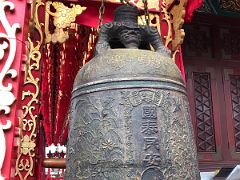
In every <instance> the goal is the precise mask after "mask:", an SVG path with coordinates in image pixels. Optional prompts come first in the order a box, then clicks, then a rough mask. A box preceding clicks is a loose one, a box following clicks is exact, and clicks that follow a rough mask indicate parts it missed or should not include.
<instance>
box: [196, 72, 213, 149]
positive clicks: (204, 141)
mask: <svg viewBox="0 0 240 180" xmlns="http://www.w3.org/2000/svg"><path fill="white" fill-rule="evenodd" d="M193 83H194V100H195V113H196V135H197V148H198V151H199V152H216V142H215V133H214V119H213V105H212V94H211V78H210V73H199V72H194V73H193Z"/></svg>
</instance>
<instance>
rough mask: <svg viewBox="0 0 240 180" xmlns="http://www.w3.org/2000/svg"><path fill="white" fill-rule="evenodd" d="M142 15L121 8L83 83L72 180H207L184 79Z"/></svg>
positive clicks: (73, 124)
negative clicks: (199, 158) (201, 167)
mask: <svg viewBox="0 0 240 180" xmlns="http://www.w3.org/2000/svg"><path fill="white" fill-rule="evenodd" d="M137 16H138V10H137V9H136V8H135V7H131V6H126V5H125V6H121V7H119V8H118V9H117V10H116V14H115V19H114V21H113V22H112V23H106V24H104V25H102V27H101V31H100V37H99V41H98V43H97V45H96V55H95V57H94V58H93V59H92V60H91V61H90V62H89V63H87V64H86V65H85V66H83V68H82V69H81V70H80V71H79V73H78V75H77V77H76V80H75V83H74V90H73V93H72V105H71V119H70V125H69V138H68V153H67V169H66V173H65V179H69V180H75V179H82V180H140V179H141V180H170V179H171V180H195V179H200V176H199V171H198V165H197V158H196V149H195V144H194V137H193V130H192V124H191V118H190V112H189V111H190V110H189V103H188V99H187V95H186V90H185V86H184V82H183V79H182V76H181V73H180V71H179V70H178V68H177V67H176V65H175V63H174V62H173V61H172V59H171V58H170V53H169V51H168V50H167V48H165V47H164V45H163V43H162V41H161V38H160V37H159V34H158V31H157V29H155V28H152V27H148V26H139V25H138V24H137ZM149 44H151V45H152V47H153V48H154V49H155V51H156V52H153V51H150V50H143V49H139V47H140V48H148V47H149ZM113 47H114V48H116V47H125V48H116V49H113Z"/></svg>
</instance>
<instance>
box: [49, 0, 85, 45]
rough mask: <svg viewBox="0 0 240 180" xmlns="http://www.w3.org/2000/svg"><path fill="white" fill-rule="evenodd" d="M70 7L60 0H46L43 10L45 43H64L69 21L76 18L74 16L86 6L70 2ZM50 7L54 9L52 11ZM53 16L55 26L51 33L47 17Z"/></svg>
mask: <svg viewBox="0 0 240 180" xmlns="http://www.w3.org/2000/svg"><path fill="white" fill-rule="evenodd" d="M70 6H71V7H70V8H69V7H67V6H65V5H64V4H63V3H62V2H52V1H48V2H46V11H45V34H46V39H45V41H46V43H49V42H53V43H57V42H59V43H64V42H65V41H66V40H67V39H68V38H69V34H68V31H67V30H66V29H68V28H70V27H71V23H73V22H74V21H75V20H76V17H77V16H78V15H80V14H82V13H83V11H85V10H86V9H87V8H86V7H82V6H80V5H75V4H73V3H71V4H70ZM51 7H53V8H54V9H55V10H56V11H55V12H52V11H51ZM50 16H52V17H53V24H54V26H55V30H54V33H53V34H51V33H50V30H49V23H50V21H49V19H50Z"/></svg>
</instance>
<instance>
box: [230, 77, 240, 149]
mask: <svg viewBox="0 0 240 180" xmlns="http://www.w3.org/2000/svg"><path fill="white" fill-rule="evenodd" d="M230 82H231V85H230V89H231V97H232V113H233V115H232V118H233V126H234V139H235V148H236V151H237V152H240V76H239V75H230Z"/></svg>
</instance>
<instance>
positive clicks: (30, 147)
mask: <svg viewBox="0 0 240 180" xmlns="http://www.w3.org/2000/svg"><path fill="white" fill-rule="evenodd" d="M42 5H43V3H42V2H41V0H37V1H36V6H35V7H34V8H35V11H34V18H33V26H34V29H35V30H36V31H35V32H36V33H38V34H39V36H38V37H39V38H38V39H39V40H37V41H34V42H33V40H31V38H30V37H29V38H28V46H29V53H28V55H29V56H28V58H27V63H26V64H27V66H28V67H27V70H26V80H25V82H24V87H23V92H22V101H23V102H26V101H27V104H26V105H24V106H23V107H22V110H23V116H22V117H21V121H20V125H21V127H22V133H21V135H20V138H21V141H20V149H19V152H18V157H17V161H16V172H15V176H18V177H19V178H20V179H21V180H26V179H27V178H28V177H29V176H33V167H34V157H35V147H36V126H37V118H38V116H37V115H36V112H34V110H35V109H36V106H38V104H39V101H38V96H39V78H37V77H36V76H35V73H36V72H38V71H39V64H40V60H41V52H40V48H41V45H42V42H43V33H42V24H40V23H39V19H38V10H39V7H40V6H42ZM29 36H30V34H29ZM35 37H36V36H35ZM29 86H31V87H34V88H31V90H27V91H26V90H25V89H28V88H26V87H29Z"/></svg>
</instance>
